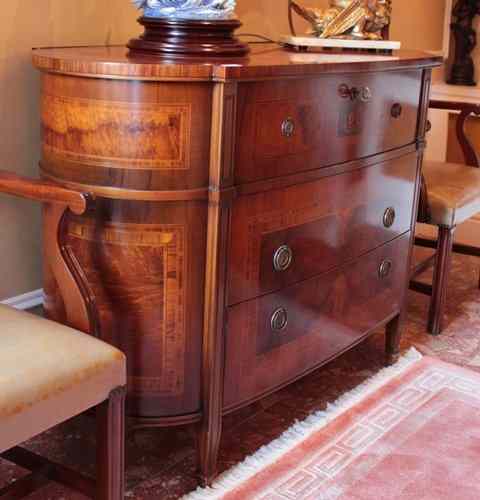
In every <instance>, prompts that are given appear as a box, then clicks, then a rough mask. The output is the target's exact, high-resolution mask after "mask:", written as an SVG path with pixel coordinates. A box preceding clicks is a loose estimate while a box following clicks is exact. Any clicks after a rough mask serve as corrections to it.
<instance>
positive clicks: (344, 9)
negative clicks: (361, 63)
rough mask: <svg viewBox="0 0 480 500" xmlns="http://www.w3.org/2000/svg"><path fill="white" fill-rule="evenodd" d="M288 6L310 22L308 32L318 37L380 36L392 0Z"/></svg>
mask: <svg viewBox="0 0 480 500" xmlns="http://www.w3.org/2000/svg"><path fill="white" fill-rule="evenodd" d="M291 8H292V9H293V10H294V11H295V12H296V13H297V14H299V15H300V16H301V17H303V18H304V19H306V20H307V21H308V22H309V23H310V24H311V26H312V32H311V33H310V34H312V35H314V36H316V37H318V38H341V39H349V40H383V39H384V36H383V33H384V30H385V28H386V27H388V26H389V24H390V20H391V15H392V0H330V5H329V7H328V8H327V9H318V8H310V7H302V6H301V5H299V4H298V3H296V2H293V1H292V2H291Z"/></svg>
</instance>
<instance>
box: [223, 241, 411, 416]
mask: <svg viewBox="0 0 480 500" xmlns="http://www.w3.org/2000/svg"><path fill="white" fill-rule="evenodd" d="M409 247H410V233H407V234H405V235H403V236H401V237H400V238H397V239H396V240H394V241H392V242H390V243H388V244H386V245H384V246H382V247H380V248H378V249H376V250H373V251H372V252H369V253H368V254H365V255H364V256H362V257H360V258H359V259H357V260H355V261H354V262H351V263H350V264H347V265H345V266H344V267H341V268H337V269H335V270H334V271H331V272H329V273H327V274H323V275H321V276H319V277H317V278H313V279H310V280H308V281H304V282H302V283H300V284H297V285H294V286H291V287H289V288H286V289H284V290H282V291H280V292H278V293H273V294H270V295H266V296H264V297H261V298H258V299H255V300H251V301H248V302H244V303H242V304H239V305H236V306H233V307H231V308H230V309H229V313H228V329H227V336H226V367H225V389H224V405H225V409H230V408H233V407H236V406H239V405H241V404H242V403H246V402H250V401H252V400H254V399H257V398H259V397H261V396H262V395H264V394H265V393H267V392H269V391H271V390H273V389H275V388H276V387H279V386H281V385H283V384H286V383H288V382H289V381H291V380H293V379H295V378H297V377H299V376H301V375H302V374H303V373H305V372H307V371H309V370H311V369H312V368H314V367H315V366H318V365H320V364H322V363H324V362H326V361H327V360H328V359H330V358H332V357H334V356H335V355H336V354H339V353H341V352H342V351H344V350H346V349H347V348H348V347H349V346H351V345H353V344H355V343H356V342H358V341H359V340H360V339H361V338H362V337H363V336H365V335H366V334H367V333H368V332H370V331H371V330H372V329H374V328H375V327H376V326H377V325H378V324H380V323H381V322H383V321H384V320H385V319H387V318H388V317H390V316H392V315H394V314H395V313H397V312H399V311H400V309H401V306H402V302H403V299H404V295H405V288H406V279H407V276H406V272H407V268H408V262H407V261H408V255H409Z"/></svg>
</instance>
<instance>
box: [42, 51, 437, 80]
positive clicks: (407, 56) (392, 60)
mask: <svg viewBox="0 0 480 500" xmlns="http://www.w3.org/2000/svg"><path fill="white" fill-rule="evenodd" d="M127 52H128V49H127V48H126V47H124V46H102V47H95V46H91V47H59V48H40V49H34V51H33V63H34V65H35V66H36V67H37V68H38V69H40V70H42V71H47V72H56V73H63V74H73V75H81V76H88V77H94V78H95V77H96V78H124V79H133V80H203V81H224V80H259V79H270V78H286V77H301V76H314V75H320V74H324V73H353V72H365V71H388V70H395V69H408V68H412V69H413V68H428V67H434V66H438V65H440V64H441V63H442V58H441V57H438V56H435V55H432V54H428V53H426V52H420V51H395V52H394V53H393V54H392V55H385V54H360V53H358V52H356V53H346V52H339V53H337V52H323V53H319V52H317V53H312V52H310V53H298V52H292V51H288V50H285V49H282V48H279V47H278V46H276V45H261V46H260V45H254V46H252V51H251V53H250V55H249V57H248V58H246V59H242V58H238V59H230V60H214V61H209V62H205V60H202V61H200V60H185V61H181V62H179V61H175V62H171V61H166V60H162V59H159V58H142V59H138V58H130V57H128V55H127Z"/></svg>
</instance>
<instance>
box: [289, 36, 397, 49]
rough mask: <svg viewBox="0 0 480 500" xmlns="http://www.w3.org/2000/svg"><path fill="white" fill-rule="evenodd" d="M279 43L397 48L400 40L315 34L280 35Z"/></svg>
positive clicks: (323, 46) (305, 45)
mask: <svg viewBox="0 0 480 500" xmlns="http://www.w3.org/2000/svg"><path fill="white" fill-rule="evenodd" d="M280 43H283V44H285V45H291V46H292V47H299V48H303V47H307V48H317V49H357V50H398V49H400V48H401V46H402V43H401V42H395V41H392V40H343V39H339V38H317V37H315V36H290V35H284V36H282V37H280Z"/></svg>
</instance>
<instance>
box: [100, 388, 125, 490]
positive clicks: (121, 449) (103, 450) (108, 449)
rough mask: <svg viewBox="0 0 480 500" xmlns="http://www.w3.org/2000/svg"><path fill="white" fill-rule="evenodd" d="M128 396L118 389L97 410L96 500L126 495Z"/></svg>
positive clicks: (123, 389)
mask: <svg viewBox="0 0 480 500" xmlns="http://www.w3.org/2000/svg"><path fill="white" fill-rule="evenodd" d="M125 395H126V388H125V387H119V388H117V389H115V390H113V391H112V392H111V393H110V397H109V398H108V400H107V401H105V402H104V403H102V404H100V405H99V406H98V407H97V416H96V418H97V496H96V498H97V500H123V498H124V495H125Z"/></svg>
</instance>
